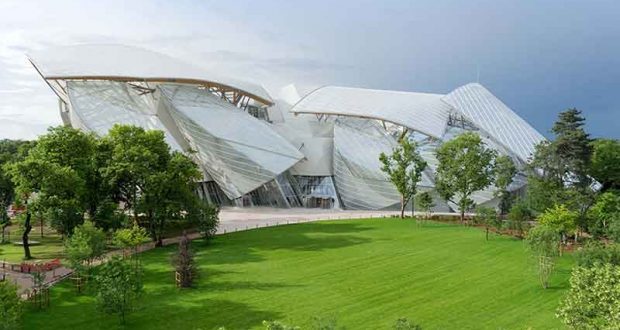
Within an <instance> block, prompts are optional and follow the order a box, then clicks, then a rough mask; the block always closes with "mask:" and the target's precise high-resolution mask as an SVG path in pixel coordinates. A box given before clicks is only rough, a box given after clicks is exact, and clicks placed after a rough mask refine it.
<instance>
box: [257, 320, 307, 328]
mask: <svg viewBox="0 0 620 330" xmlns="http://www.w3.org/2000/svg"><path fill="white" fill-rule="evenodd" d="M263 326H264V327H265V330H299V329H300V328H299V327H295V326H290V325H286V324H283V323H281V322H278V321H263Z"/></svg>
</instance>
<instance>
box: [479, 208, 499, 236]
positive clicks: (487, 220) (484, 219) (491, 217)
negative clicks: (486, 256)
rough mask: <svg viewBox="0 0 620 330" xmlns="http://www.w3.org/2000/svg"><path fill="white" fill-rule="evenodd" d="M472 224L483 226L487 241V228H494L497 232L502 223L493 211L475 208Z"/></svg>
mask: <svg viewBox="0 0 620 330" xmlns="http://www.w3.org/2000/svg"><path fill="white" fill-rule="evenodd" d="M474 223H476V224H480V225H484V227H485V228H486V239H487V241H488V240H489V228H490V227H494V228H496V229H498V230H499V228H501V226H502V221H501V220H500V219H499V217H498V216H497V212H495V209H492V208H490V207H485V206H477V207H476V216H475V217H474Z"/></svg>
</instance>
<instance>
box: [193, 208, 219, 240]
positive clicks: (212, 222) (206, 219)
mask: <svg viewBox="0 0 620 330" xmlns="http://www.w3.org/2000/svg"><path fill="white" fill-rule="evenodd" d="M196 220H197V221H198V230H199V231H200V233H201V234H202V237H203V238H204V239H205V241H209V240H210V239H211V238H213V236H215V234H216V233H217V227H218V226H219V224H220V209H219V207H218V206H217V205H215V204H210V203H207V202H202V203H201V205H200V207H199V209H198V216H197V219H196Z"/></svg>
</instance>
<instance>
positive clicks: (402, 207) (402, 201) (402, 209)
mask: <svg viewBox="0 0 620 330" xmlns="http://www.w3.org/2000/svg"><path fill="white" fill-rule="evenodd" d="M400 218H401V219H404V218H405V197H404V196H400Z"/></svg>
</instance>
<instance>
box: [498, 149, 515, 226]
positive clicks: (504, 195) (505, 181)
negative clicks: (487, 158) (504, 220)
mask: <svg viewBox="0 0 620 330" xmlns="http://www.w3.org/2000/svg"><path fill="white" fill-rule="evenodd" d="M516 174H517V167H516V166H515V164H514V162H513V161H512V159H511V158H510V157H508V156H498V157H497V158H496V159H495V180H494V183H495V187H496V188H497V190H496V191H495V196H496V197H498V198H499V211H500V214H506V213H508V211H510V207H511V206H512V196H511V195H510V192H509V191H508V186H510V184H511V183H512V181H513V178H514V176H515V175H516Z"/></svg>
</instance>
